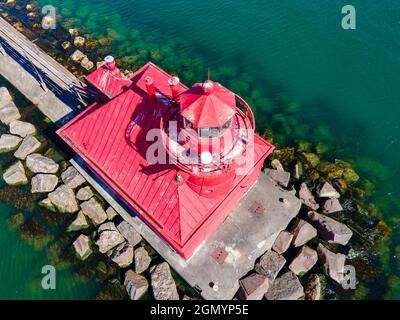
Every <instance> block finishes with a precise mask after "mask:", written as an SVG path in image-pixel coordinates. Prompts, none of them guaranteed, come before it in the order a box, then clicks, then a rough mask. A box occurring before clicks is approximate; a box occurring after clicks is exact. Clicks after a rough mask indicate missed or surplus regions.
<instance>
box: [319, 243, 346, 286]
mask: <svg viewBox="0 0 400 320" xmlns="http://www.w3.org/2000/svg"><path fill="white" fill-rule="evenodd" d="M317 252H318V256H319V258H320V260H321V263H322V266H323V269H324V271H325V273H326V274H327V275H328V276H329V277H330V278H331V279H332V280H334V281H336V282H337V283H341V282H342V281H343V276H344V264H345V262H346V256H345V255H344V254H341V253H333V252H332V251H329V250H328V249H327V248H325V247H324V246H323V245H322V244H319V245H318V248H317Z"/></svg>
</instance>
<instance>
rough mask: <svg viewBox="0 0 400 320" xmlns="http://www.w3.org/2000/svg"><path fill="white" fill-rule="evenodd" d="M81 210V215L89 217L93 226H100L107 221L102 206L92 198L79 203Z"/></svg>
mask: <svg viewBox="0 0 400 320" xmlns="http://www.w3.org/2000/svg"><path fill="white" fill-rule="evenodd" d="M81 208H82V212H83V214H84V215H85V216H87V217H89V218H90V220H91V221H92V222H93V223H94V224H95V225H99V224H102V223H103V222H104V221H106V220H107V215H106V212H105V211H104V209H103V207H102V205H101V204H100V203H99V202H98V201H97V200H96V199H94V198H91V199H89V200H88V201H85V202H83V203H81Z"/></svg>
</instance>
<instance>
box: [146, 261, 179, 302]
mask: <svg viewBox="0 0 400 320" xmlns="http://www.w3.org/2000/svg"><path fill="white" fill-rule="evenodd" d="M151 288H152V289H153V295H154V298H155V299H156V300H179V295H178V291H177V290H176V284H175V281H174V278H172V274H171V270H170V268H169V265H168V263H166V262H163V263H160V264H159V265H157V266H155V267H154V268H153V270H151Z"/></svg>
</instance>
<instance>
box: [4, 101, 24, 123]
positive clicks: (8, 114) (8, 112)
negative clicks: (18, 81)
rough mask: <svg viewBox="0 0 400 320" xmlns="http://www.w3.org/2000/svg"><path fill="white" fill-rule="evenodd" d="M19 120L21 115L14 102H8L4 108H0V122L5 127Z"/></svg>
mask: <svg viewBox="0 0 400 320" xmlns="http://www.w3.org/2000/svg"><path fill="white" fill-rule="evenodd" d="M20 118H21V114H20V113H19V111H18V108H17V107H16V105H15V104H14V102H12V101H11V102H9V103H7V104H6V105H4V106H0V121H1V122H3V123H4V124H6V125H9V124H10V123H11V122H13V121H15V120H18V119H20Z"/></svg>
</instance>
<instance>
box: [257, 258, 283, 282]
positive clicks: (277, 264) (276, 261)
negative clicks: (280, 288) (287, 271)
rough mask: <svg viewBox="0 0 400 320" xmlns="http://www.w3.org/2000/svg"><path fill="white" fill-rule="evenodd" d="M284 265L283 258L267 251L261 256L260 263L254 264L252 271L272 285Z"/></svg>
mask: <svg viewBox="0 0 400 320" xmlns="http://www.w3.org/2000/svg"><path fill="white" fill-rule="evenodd" d="M285 263H286V259H285V258H284V257H282V256H281V255H280V254H278V253H276V252H274V251H272V250H269V251H267V252H266V253H264V254H263V255H262V256H261V258H260V261H259V262H258V263H257V264H256V266H255V268H254V270H255V271H256V272H257V273H259V274H261V275H263V276H266V277H267V278H268V280H269V281H270V282H271V283H272V282H273V281H274V280H275V278H276V276H277V275H278V273H279V271H281V269H282V268H283V266H284V265H285Z"/></svg>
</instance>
